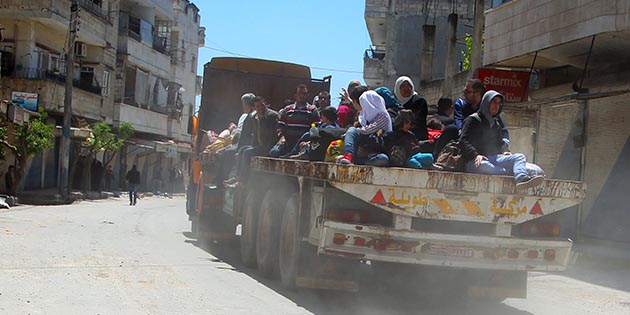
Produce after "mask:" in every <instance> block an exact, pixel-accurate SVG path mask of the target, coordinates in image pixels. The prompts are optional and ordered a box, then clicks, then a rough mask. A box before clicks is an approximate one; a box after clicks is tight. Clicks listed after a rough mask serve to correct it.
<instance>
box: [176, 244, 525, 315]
mask: <svg viewBox="0 0 630 315" xmlns="http://www.w3.org/2000/svg"><path fill="white" fill-rule="evenodd" d="M184 235H185V236H186V237H188V238H189V239H188V240H186V243H189V244H192V245H194V246H197V247H199V248H201V249H203V250H204V251H206V252H207V253H209V254H210V255H212V256H214V257H216V258H211V259H212V261H215V262H224V263H226V264H228V265H230V266H231V268H226V267H220V268H222V269H227V270H230V271H236V272H241V273H244V274H246V275H248V276H249V277H251V278H253V279H254V280H256V281H258V282H260V283H261V284H263V285H265V286H267V287H268V288H270V289H272V290H274V291H276V292H277V293H279V294H281V295H283V296H284V297H286V298H288V299H290V300H291V301H293V302H294V303H296V304H297V305H298V306H300V307H303V308H304V309H306V310H308V311H309V312H312V313H314V314H321V315H323V314H349V315H351V314H361V315H372V314H373V315H381V314H436V315H446V314H454V315H455V314H457V315H459V314H470V315H476V314H479V315H495V314H496V315H499V314H500V315H527V314H531V313H529V312H524V311H521V310H518V309H515V308H513V307H511V306H508V305H506V304H503V303H499V302H496V301H495V302H488V301H486V302H481V301H471V300H469V299H462V298H458V297H457V295H456V294H449V293H445V294H443V295H440V296H437V297H436V295H435V294H424V293H423V292H422V291H418V288H417V286H416V285H413V284H412V285H399V286H397V287H396V288H393V290H392V288H391V287H387V288H384V287H382V286H381V284H380V283H378V281H372V280H369V279H373V277H371V270H370V267H369V266H367V265H361V268H363V269H364V270H361V273H362V274H363V275H364V277H363V278H364V279H366V280H364V281H363V283H361V289H360V291H359V292H357V293H350V292H342V291H319V290H308V289H298V290H296V291H289V290H287V289H284V288H283V287H282V285H281V283H280V281H279V280H278V279H277V278H278V277H277V276H276V277H275V279H267V278H264V277H262V276H260V275H259V274H258V271H257V270H255V269H249V268H247V267H245V266H244V265H243V264H242V263H241V261H240V251H239V246H238V241H227V242H212V243H210V244H206V242H200V241H197V240H194V239H192V236H193V235H192V233H189V232H184ZM202 243H204V244H202ZM425 292H426V293H429V292H428V291H425Z"/></svg>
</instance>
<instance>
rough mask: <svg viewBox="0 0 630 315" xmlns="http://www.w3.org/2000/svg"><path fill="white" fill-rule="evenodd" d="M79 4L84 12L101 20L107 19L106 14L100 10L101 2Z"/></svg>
mask: <svg viewBox="0 0 630 315" xmlns="http://www.w3.org/2000/svg"><path fill="white" fill-rule="evenodd" d="M79 4H80V5H81V7H82V8H84V9H85V10H86V11H88V12H90V13H92V14H94V15H96V16H98V17H102V18H106V17H107V12H106V11H105V10H103V8H101V5H103V1H101V0H79Z"/></svg>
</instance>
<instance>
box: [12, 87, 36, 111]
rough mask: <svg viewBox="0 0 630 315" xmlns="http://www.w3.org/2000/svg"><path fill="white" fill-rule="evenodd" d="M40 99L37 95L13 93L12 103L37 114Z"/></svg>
mask: <svg viewBox="0 0 630 315" xmlns="http://www.w3.org/2000/svg"><path fill="white" fill-rule="evenodd" d="M38 99H39V97H38V95H37V94H36V93H26V92H12V93H11V103H13V104H17V105H19V106H20V107H22V108H24V109H26V110H30V111H32V112H37V101H38Z"/></svg>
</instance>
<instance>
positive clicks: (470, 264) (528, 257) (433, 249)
mask: <svg viewBox="0 0 630 315" xmlns="http://www.w3.org/2000/svg"><path fill="white" fill-rule="evenodd" d="M571 246H572V242H571V240H569V239H567V240H533V239H521V238H513V237H497V236H474V235H454V234H437V233H424V232H417V231H413V230H393V229H389V228H384V227H382V226H372V225H357V224H348V223H341V222H336V221H330V220H328V221H325V222H324V223H323V227H322V230H321V237H320V243H319V246H318V251H319V253H320V254H324V255H332V256H342V257H346V258H352V259H365V260H373V261H385V262H397V263H407V264H422V265H432V266H444V267H457V268H475V269H489V270H523V271H563V270H565V269H566V267H567V263H568V261H569V256H570V253H571Z"/></svg>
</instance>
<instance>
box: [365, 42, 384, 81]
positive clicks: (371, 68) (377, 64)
mask: <svg viewBox="0 0 630 315" xmlns="http://www.w3.org/2000/svg"><path fill="white" fill-rule="evenodd" d="M384 59H385V50H384V49H377V48H369V49H367V50H366V51H365V54H364V55H363V79H364V80H365V84H367V86H369V87H378V86H381V85H383V84H384V83H385V74H386V73H385V60H384Z"/></svg>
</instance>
